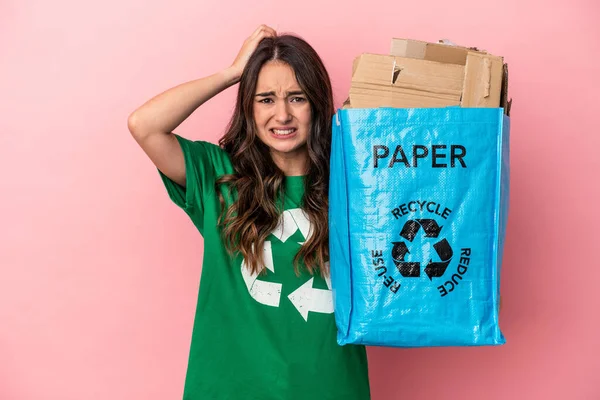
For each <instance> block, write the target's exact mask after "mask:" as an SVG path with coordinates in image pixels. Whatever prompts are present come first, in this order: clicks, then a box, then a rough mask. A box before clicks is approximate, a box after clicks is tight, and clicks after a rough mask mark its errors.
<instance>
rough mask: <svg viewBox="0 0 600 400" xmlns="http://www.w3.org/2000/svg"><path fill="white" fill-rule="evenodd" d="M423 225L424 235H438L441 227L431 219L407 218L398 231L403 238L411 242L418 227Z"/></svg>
mask: <svg viewBox="0 0 600 400" xmlns="http://www.w3.org/2000/svg"><path fill="white" fill-rule="evenodd" d="M420 227H423V230H424V231H425V237H434V238H436V237H438V236H439V234H440V231H441V230H442V227H441V226H439V225H438V224H437V222H435V220H433V219H415V220H412V219H409V220H408V221H406V222H405V223H404V226H403V227H402V231H400V236H402V237H403V238H404V239H406V240H408V241H409V242H412V241H413V239H414V238H415V236H417V233H418V232H419V228H420Z"/></svg>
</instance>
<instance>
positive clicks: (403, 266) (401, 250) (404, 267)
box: [392, 242, 421, 278]
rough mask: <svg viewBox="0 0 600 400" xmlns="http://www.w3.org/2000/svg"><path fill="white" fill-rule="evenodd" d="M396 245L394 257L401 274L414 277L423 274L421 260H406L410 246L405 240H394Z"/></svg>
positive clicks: (393, 249)
mask: <svg viewBox="0 0 600 400" xmlns="http://www.w3.org/2000/svg"><path fill="white" fill-rule="evenodd" d="M392 244H393V245H394V247H393V248H392V258H393V259H394V264H396V268H398V271H400V274H401V275H402V276H404V277H405V278H413V277H419V276H421V263H419V262H406V261H404V256H406V254H409V253H410V252H409V251H408V247H406V243H404V242H392Z"/></svg>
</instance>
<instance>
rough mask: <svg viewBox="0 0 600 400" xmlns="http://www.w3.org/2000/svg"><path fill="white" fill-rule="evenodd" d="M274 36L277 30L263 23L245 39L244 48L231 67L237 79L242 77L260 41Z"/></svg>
mask: <svg viewBox="0 0 600 400" xmlns="http://www.w3.org/2000/svg"><path fill="white" fill-rule="evenodd" d="M274 36H277V32H275V30H274V29H273V28H271V27H270V26H267V25H261V26H259V27H258V28H257V29H256V30H255V31H254V33H252V35H250V37H248V39H246V40H245V41H244V44H243V45H242V48H241V49H240V51H239V53H238V55H237V57H236V58H235V60H234V61H233V64H231V67H230V69H231V70H232V71H233V73H234V75H235V77H236V81H237V80H239V79H240V78H241V76H242V72H243V71H244V68H245V67H246V64H247V63H248V60H249V59H250V56H251V55H252V53H254V50H256V47H258V44H259V43H260V41H261V40H263V39H264V38H266V37H274Z"/></svg>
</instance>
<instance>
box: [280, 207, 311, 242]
mask: <svg viewBox="0 0 600 400" xmlns="http://www.w3.org/2000/svg"><path fill="white" fill-rule="evenodd" d="M310 228H311V227H310V220H309V219H308V216H307V215H306V214H305V213H304V211H303V210H302V209H301V208H294V209H292V210H286V211H284V212H283V213H282V214H281V217H280V218H279V222H278V224H277V227H275V229H274V230H273V232H272V234H273V236H275V237H276V238H277V239H279V240H281V241H282V242H286V241H287V240H288V239H289V238H290V236H292V235H293V234H294V233H296V231H297V230H298V229H300V232H301V233H302V236H304V239H305V240H308V238H309V237H310V235H311V234H312V232H311V229H310Z"/></svg>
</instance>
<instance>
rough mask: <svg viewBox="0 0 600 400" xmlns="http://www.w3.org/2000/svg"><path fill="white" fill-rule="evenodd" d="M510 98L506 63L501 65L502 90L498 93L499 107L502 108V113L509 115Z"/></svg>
mask: <svg viewBox="0 0 600 400" xmlns="http://www.w3.org/2000/svg"><path fill="white" fill-rule="evenodd" d="M511 106H512V99H509V98H508V64H506V63H505V64H504V65H503V66H502V92H501V94H500V107H502V108H504V114H506V116H507V117H510V107H511Z"/></svg>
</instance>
